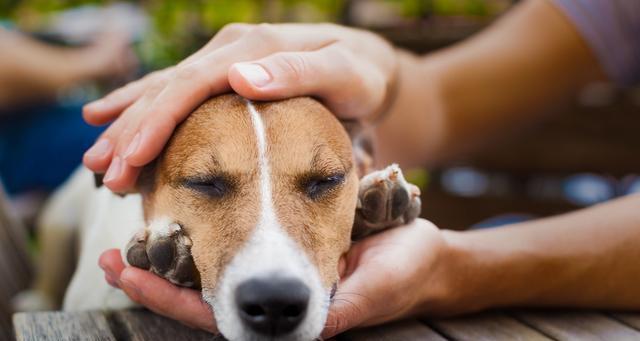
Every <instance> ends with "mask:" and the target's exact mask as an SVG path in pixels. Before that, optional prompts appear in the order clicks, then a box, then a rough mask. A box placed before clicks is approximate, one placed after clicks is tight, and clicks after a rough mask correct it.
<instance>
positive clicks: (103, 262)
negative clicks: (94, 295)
mask: <svg viewBox="0 0 640 341" xmlns="http://www.w3.org/2000/svg"><path fill="white" fill-rule="evenodd" d="M98 263H99V265H100V267H101V268H102V269H103V270H104V272H105V275H104V276H105V280H106V281H107V283H109V284H110V285H111V286H113V287H115V288H119V289H122V291H124V293H125V294H127V296H129V298H130V299H131V300H132V301H134V302H136V303H138V304H141V305H143V306H145V307H147V308H149V309H150V310H152V311H154V312H155V313H157V314H160V315H163V316H166V317H169V318H171V319H174V320H177V321H180V322H181V323H183V324H185V325H187V326H189V327H192V328H199V329H203V330H206V331H209V332H211V333H217V331H218V330H217V328H216V326H215V320H214V318H213V312H212V311H211V308H209V305H208V304H207V303H205V302H204V301H202V299H201V297H200V291H197V290H193V289H188V288H182V287H179V286H176V285H173V284H171V282H169V281H167V280H165V279H164V278H161V277H158V276H156V275H154V274H152V273H151V272H148V271H144V270H141V269H138V268H135V267H132V266H125V264H124V263H123V262H122V257H121V256H120V250H118V249H111V250H107V251H105V252H104V253H103V254H102V255H101V256H100V260H99V261H98ZM176 302H180V304H176Z"/></svg>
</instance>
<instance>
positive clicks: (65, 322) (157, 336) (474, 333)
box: [13, 310, 640, 341]
mask: <svg viewBox="0 0 640 341" xmlns="http://www.w3.org/2000/svg"><path fill="white" fill-rule="evenodd" d="M13 322H14V328H15V332H16V338H17V340H18V341H22V340H153V341H157V340H223V338H221V337H215V336H212V335H210V334H207V333H205V332H201V331H197V330H193V329H190V328H188V327H184V326H182V325H180V324H179V323H177V322H175V321H171V320H169V319H166V318H164V317H161V316H158V315H155V314H153V313H150V312H148V311H146V310H125V311H117V312H111V313H103V312H88V313H87V312H82V313H66V312H44V313H20V314H16V315H14V318H13ZM336 339H337V340H353V341H359V340H380V341H382V340H389V341H391V340H438V341H440V340H474V341H475V340H612V341H620V340H640V313H637V314H632V313H603V312H596V311H580V312H577V311H524V310H517V311H506V312H487V313H481V314H476V315H471V316H467V317H460V318H453V319H437V320H426V321H418V320H408V321H401V322H395V323H391V324H388V325H384V326H379V327H373V328H367V329H361V330H357V331H351V332H349V333H346V334H345V335H340V336H338V337H337V338H336Z"/></svg>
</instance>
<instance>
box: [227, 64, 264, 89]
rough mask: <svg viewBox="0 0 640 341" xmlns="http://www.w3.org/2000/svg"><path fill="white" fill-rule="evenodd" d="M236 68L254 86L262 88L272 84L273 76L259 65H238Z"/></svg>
mask: <svg viewBox="0 0 640 341" xmlns="http://www.w3.org/2000/svg"><path fill="white" fill-rule="evenodd" d="M235 67H236V70H238V72H239V73H240V75H242V77H243V78H244V79H246V80H247V81H249V83H251V84H253V85H254V86H257V87H262V86H265V85H267V84H268V83H269V82H271V75H270V74H269V73H268V72H267V70H265V69H264V68H263V67H262V66H260V65H258V64H250V63H238V64H235Z"/></svg>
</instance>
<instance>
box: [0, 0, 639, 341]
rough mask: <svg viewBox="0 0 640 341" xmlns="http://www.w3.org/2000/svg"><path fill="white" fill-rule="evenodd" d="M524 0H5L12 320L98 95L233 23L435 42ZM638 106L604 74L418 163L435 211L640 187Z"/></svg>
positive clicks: (1, 11)
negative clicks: (15, 298) (518, 119)
mask: <svg viewBox="0 0 640 341" xmlns="http://www.w3.org/2000/svg"><path fill="white" fill-rule="evenodd" d="M516 2H517V1H512V0H398V1H386V0H352V1H347V0H343V1H338V0H316V1H297V0H254V1H250V0H218V1H205V0H200V1H186V0H185V1H160V0H146V1H130V2H113V1H85V0H28V1H18V0H0V181H1V183H2V185H3V186H2V188H4V189H2V188H0V276H5V277H6V276H9V277H11V278H10V280H7V281H0V317H1V316H9V315H8V314H9V312H10V307H9V305H8V303H6V302H9V298H10V297H11V296H12V295H13V293H15V292H17V291H18V290H19V289H21V288H24V287H25V286H26V285H27V284H28V281H29V278H30V275H31V273H32V271H31V265H30V264H31V263H30V259H31V257H32V256H33V255H34V254H35V253H37V251H38V245H37V240H36V238H35V237H34V236H35V233H34V231H33V225H34V219H35V217H36V216H37V212H38V210H39V209H40V207H41V204H42V203H43V201H44V200H45V199H46V197H47V195H49V194H50V193H51V192H52V191H53V190H54V189H55V188H56V187H57V186H59V185H60V184H61V183H62V182H63V181H64V180H65V179H66V178H67V177H68V176H69V175H70V173H71V172H72V171H73V170H74V169H75V168H76V167H77V166H78V165H79V164H80V161H81V157H82V153H83V152H84V150H85V149H86V148H87V147H88V146H90V145H91V143H92V142H93V141H94V140H95V138H96V137H97V136H98V134H99V133H100V132H101V128H95V127H89V126H87V125H86V124H84V123H83V121H82V119H81V116H80V115H81V107H82V105H83V104H84V103H86V102H87V101H90V100H93V99H96V98H98V97H100V96H101V95H104V94H105V93H107V92H108V91H110V90H112V89H114V88H116V87H118V86H120V85H122V84H124V83H126V82H127V81H130V80H133V79H136V78H139V77H140V76H142V75H144V74H145V73H148V72H150V71H153V70H155V69H159V68H164V67H166V66H169V65H173V64H175V63H176V62H178V61H180V60H181V59H183V58H184V57H186V56H188V55H189V54H190V53H192V52H194V51H195V50H196V49H198V48H199V47H200V46H202V45H203V44H204V43H205V42H206V41H208V40H209V39H210V38H211V37H212V36H213V35H214V34H215V33H216V31H217V30H219V29H220V28H222V27H223V26H224V25H225V24H227V23H230V22H255V23H257V22H336V23H341V24H345V25H350V26H356V27H362V28H366V29H370V30H373V31H376V32H378V33H379V34H381V35H383V36H385V37H386V38H387V39H389V40H390V41H392V42H393V43H394V44H395V45H397V46H400V47H404V48H406V49H409V50H412V51H415V52H418V53H427V52H429V51H432V50H434V49H438V48H441V47H444V46H447V45H450V44H452V43H455V42H457V41H460V40H462V39H464V38H466V37H468V36H470V35H472V34H473V33H474V32H477V31H478V30H480V29H482V28H483V27H485V26H487V25H488V24H490V23H491V22H492V21H493V20H495V19H496V18H497V17H499V16H500V15H501V14H502V13H504V12H505V11H506V10H508V9H509V7H510V6H512V5H514V4H515V3H516ZM477 67H482V65H478V66H477ZM639 112H640V91H639V90H638V89H629V90H625V91H622V90H618V89H616V88H614V87H612V86H611V85H609V84H592V85H590V86H588V87H586V88H585V89H584V90H583V91H582V92H581V93H580V95H579V96H578V97H576V98H575V99H574V100H573V101H571V103H569V104H567V105H566V106H565V107H562V108H559V111H558V113H557V114H554V115H549V119H548V120H546V121H544V122H542V123H540V124H539V125H537V126H536V127H532V128H529V129H527V130H524V131H518V132H517V133H514V134H513V136H511V137H510V138H509V139H508V140H506V141H505V140H502V141H500V143H496V144H494V145H489V146H487V147H486V148H484V149H483V150H481V151H480V152H479V153H476V154H474V155H473V157H470V158H467V159H464V160H456V161H455V162H453V163H451V164H449V165H444V166H443V167H441V168H440V169H430V170H413V171H411V172H410V174H409V177H410V178H411V179H412V181H413V182H415V183H417V184H419V185H420V186H421V187H422V189H423V196H424V198H423V203H424V204H423V209H424V211H423V216H425V217H427V218H428V219H430V220H432V221H434V222H435V223H436V225H438V226H440V227H442V228H453V229H464V228H468V227H470V226H485V225H496V224H501V223H505V222H511V221H517V220H521V219H526V218H529V217H540V216H546V215H550V214H556V213H561V212H565V211H567V210H570V209H574V208H578V207H584V206H588V205H592V204H595V203H598V202H601V201H604V200H608V199H611V198H613V197H616V196H620V195H624V194H627V193H631V192H636V191H640V180H639V179H640V178H638V176H637V175H636V173H638V174H640V158H638V155H640V154H638V151H639V150H640V148H639V147H640V146H639V141H640V139H638V138H637V136H638V131H637V130H638V127H640V115H638V113H639ZM479 223H480V225H478V224H479ZM25 245H27V246H26V247H25ZM3 269H4V270H3ZM7 274H8V275H7ZM7 278H8V277H7ZM4 282H7V283H4ZM3 302H4V303H3ZM0 320H2V321H0V327H6V328H9V327H7V326H8V324H7V323H8V322H7V320H6V319H5V318H0ZM2 329H3V330H4V329H5V328H2ZM7 330H8V329H7ZM0 338H2V335H1V333H0Z"/></svg>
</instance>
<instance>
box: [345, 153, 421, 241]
mask: <svg viewBox="0 0 640 341" xmlns="http://www.w3.org/2000/svg"><path fill="white" fill-rule="evenodd" d="M420 209H421V201H420V189H419V188H418V187H417V186H415V185H413V184H410V183H408V182H407V181H406V180H405V179H404V176H403V175H402V170H401V169H400V167H398V165H396V164H392V165H391V166H388V167H387V168H385V169H383V170H379V171H375V172H372V173H369V174H367V175H365V176H364V177H363V178H362V179H361V180H360V188H359V190H358V204H357V207H356V217H355V221H354V226H353V233H352V237H353V239H358V238H362V237H365V236H367V235H369V234H372V233H375V232H378V231H381V230H384V229H387V228H390V227H394V226H399V225H403V224H407V223H410V222H411V221H413V220H414V219H415V218H416V217H418V215H419V214H420Z"/></svg>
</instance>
